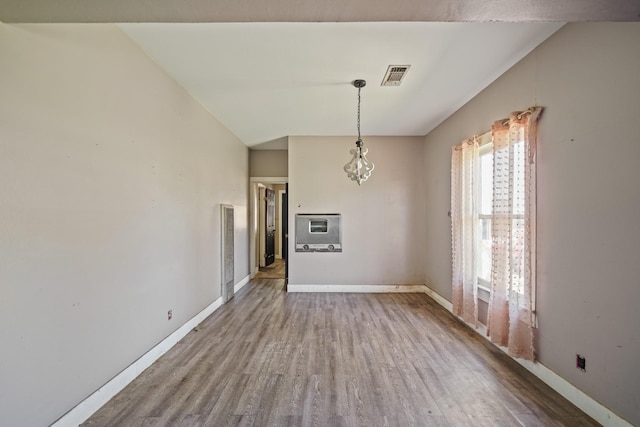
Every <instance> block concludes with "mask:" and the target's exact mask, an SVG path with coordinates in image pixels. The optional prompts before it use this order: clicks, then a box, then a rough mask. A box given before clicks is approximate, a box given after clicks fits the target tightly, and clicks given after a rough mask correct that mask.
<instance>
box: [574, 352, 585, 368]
mask: <svg viewBox="0 0 640 427" xmlns="http://www.w3.org/2000/svg"><path fill="white" fill-rule="evenodd" d="M576 368H578V369H580V370H581V371H582V372H587V359H586V358H585V357H584V356H580V355H579V354H576Z"/></svg>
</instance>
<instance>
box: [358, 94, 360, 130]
mask: <svg viewBox="0 0 640 427" xmlns="http://www.w3.org/2000/svg"><path fill="white" fill-rule="evenodd" d="M359 139H360V88H358V140H359Z"/></svg>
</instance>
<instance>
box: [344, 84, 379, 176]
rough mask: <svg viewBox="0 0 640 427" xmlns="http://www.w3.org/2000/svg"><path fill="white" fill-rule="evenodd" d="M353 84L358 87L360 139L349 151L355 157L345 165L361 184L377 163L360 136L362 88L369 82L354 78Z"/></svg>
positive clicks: (346, 169)
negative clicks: (373, 161) (370, 157)
mask: <svg viewBox="0 0 640 427" xmlns="http://www.w3.org/2000/svg"><path fill="white" fill-rule="evenodd" d="M352 84H353V86H355V87H357V88H358V140H357V141H356V148H352V149H351V150H350V151H349V153H350V154H351V155H353V157H352V158H351V161H350V162H349V163H347V164H346V165H344V171H345V172H346V173H347V177H349V179H351V181H355V182H357V183H358V185H360V184H361V183H363V182H365V181H366V180H367V179H369V177H370V176H371V172H373V168H374V166H375V165H374V164H373V163H372V162H370V161H369V160H367V157H366V156H367V153H368V152H369V150H368V149H367V148H364V142H362V138H360V89H362V88H363V87H365V86H366V84H367V82H366V81H365V80H354V81H353V83H352Z"/></svg>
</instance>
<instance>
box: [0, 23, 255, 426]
mask: <svg viewBox="0 0 640 427" xmlns="http://www.w3.org/2000/svg"><path fill="white" fill-rule="evenodd" d="M0 52H1V54H0V70H2V72H1V73H0V94H1V96H0V153H1V154H0V201H1V203H0V236H2V238H1V239H0V254H1V255H0V325H1V326H0V342H1V343H3V345H2V351H0V378H1V380H0V384H1V385H0V414H2V415H1V416H0V417H1V419H2V420H1V421H0V424H2V425H7V426H18V425H20V426H44V425H49V424H50V423H52V422H53V421H55V420H56V419H57V418H59V417H60V416H62V415H63V414H64V413H65V412H66V411H68V410H69V409H71V408H72V407H73V406H74V405H76V404H77V403H78V402H80V401H81V400H83V399H84V398H85V397H87V396H88V395H89V394H91V393H92V392H94V391H96V390H97V389H98V388H99V387H100V386H101V385H103V384H105V383H106V382H107V381H108V380H109V379H111V378H112V377H113V376H115V375H116V374H118V373H119V372H120V371H122V370H123V369H124V368H126V367H127V366H128V365H129V364H131V363H132V362H134V361H135V360H136V359H137V358H138V357H140V356H141V355H142V354H144V353H145V352H146V351H148V350H149V349H150V348H152V347H153V346H154V345H155V344H157V343H158V342H159V341H161V340H162V339H164V338H165V337H167V336H168V335H169V334H170V333H172V332H173V331H174V330H175V329H177V328H178V327H180V326H181V325H182V324H184V323H185V322H186V321H187V320H188V319H190V318H191V317H192V316H194V315H195V314H197V313H198V312H199V311H200V310H202V309H203V308H204V307H206V306H207V305H209V304H211V303H212V302H213V301H215V300H216V299H217V298H218V297H219V296H220V276H221V274H220V232H219V230H220V218H219V216H220V215H219V212H220V204H221V203H228V204H232V205H234V206H235V207H236V210H235V224H236V235H235V257H236V260H235V281H236V282H238V281H240V280H241V279H243V278H244V277H246V276H247V274H248V259H247V255H248V248H247V242H248V237H247V193H248V186H249V183H248V150H247V148H246V147H245V146H244V145H242V144H241V143H240V141H238V139H237V138H235V137H234V136H233V135H232V134H230V133H229V132H228V131H227V130H226V129H225V128H224V127H223V126H222V125H221V124H220V123H219V122H218V121H216V119H214V118H213V117H212V116H211V115H210V114H209V113H207V112H206V111H205V110H204V109H203V108H202V107H201V106H200V104H198V103H197V102H196V101H194V100H193V99H192V98H191V97H190V96H189V95H188V94H187V93H186V92H185V91H184V89H182V88H181V87H180V86H179V85H177V84H176V83H175V82H174V81H172V80H171V79H170V78H169V77H168V76H167V75H166V74H165V73H164V72H162V71H160V70H159V69H158V67H157V66H156V65H154V64H153V63H152V62H151V60H150V59H149V58H148V57H147V56H146V55H145V54H144V53H142V52H141V51H140V50H139V49H138V48H137V47H136V46H135V45H134V44H133V43H132V42H131V41H130V40H129V39H128V38H127V37H126V36H125V35H124V34H123V33H122V32H121V31H120V30H119V29H118V28H116V27H115V26H112V25H91V26H82V25H78V26H68V25H24V26H10V25H4V24H0ZM170 309H171V310H173V320H171V321H168V320H167V311H168V310H170Z"/></svg>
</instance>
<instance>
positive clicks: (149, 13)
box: [0, 0, 640, 149]
mask: <svg viewBox="0 0 640 427" xmlns="http://www.w3.org/2000/svg"><path fill="white" fill-rule="evenodd" d="M639 13H640V1H639V0H572V1H565V2H558V1H553V0H540V1H536V2H527V3H523V2H521V1H513V0H503V1H497V2H479V1H477V0H456V1H443V0H432V1H426V0H421V1H420V0H395V1H394V2H388V1H381V0H351V1H348V0H331V1H324V2H321V1H318V0H301V1H298V2H295V5H293V4H292V2H291V1H287V0H263V1H252V2H247V1H245V2H240V1H235V0H214V1H211V0H187V1H177V0H153V1H151V0H144V1H131V0H111V1H103V2H87V1H86V0H58V1H55V2H52V1H48V0H0V20H1V21H3V22H5V23H28V22H35V23H51V22H67V23H69V22H71V23H87V22H89V23H91V22H110V23H120V27H121V28H122V30H123V31H124V32H125V33H126V34H127V35H128V36H129V37H130V38H131V39H132V40H133V41H134V42H135V43H137V44H138V45H139V46H140V47H141V49H142V50H144V51H145V52H146V53H147V54H148V55H149V56H150V57H151V58H153V60H154V61H155V62H156V63H157V64H158V65H159V66H160V67H162V68H163V69H164V70H166V72H167V73H168V74H169V75H171V76H172V77H173V78H174V79H175V80H176V81H177V82H178V83H179V84H181V85H182V86H183V87H184V88H185V89H186V90H187V91H189V92H190V93H191V95H192V96H193V97H194V98H196V99H197V100H198V101H199V102H200V103H201V104H202V105H203V106H204V107H205V108H206V109H207V110H209V111H210V112H211V113H212V114H213V115H214V116H215V117H216V118H218V119H219V120H220V121H221V122H222V123H223V124H224V125H225V126H227V127H228V128H229V129H230V130H231V131H232V132H233V133H234V134H235V135H237V136H238V137H239V138H240V139H241V140H242V141H243V142H244V143H245V144H246V145H248V146H250V147H253V148H264V149H268V148H286V143H285V142H286V139H285V138H284V137H286V136H287V135H354V134H355V133H356V127H355V120H356V97H357V90H356V89H355V88H354V87H353V86H352V85H351V82H352V81H353V80H354V79H365V80H367V86H366V87H365V88H363V89H362V133H363V135H425V134H426V133H428V132H429V131H430V130H432V129H433V128H434V127H435V126H437V125H438V124H439V123H441V122H442V121H443V120H444V119H446V118H447V117H448V116H449V115H450V114H452V113H453V112H455V111H456V110H457V109H458V108H459V107H461V106H462V105H464V103H466V102H467V101H468V100H470V99H471V98H472V97H473V96H475V95H476V94H477V93H478V92H480V91H481V90H482V89H483V88H484V87H486V86H487V85H488V84H490V83H491V82H492V81H493V80H495V79H496V78H497V77H498V76H500V75H501V74H502V73H503V72H505V71H506V70H507V69H508V68H510V67H511V66H512V65H513V64H515V63H516V62H517V61H518V60H520V59H521V58H522V57H524V56H525V55H526V54H527V53H529V52H530V51H531V50H532V49H534V48H535V47H536V46H537V45H538V44H540V43H541V42H543V41H544V40H545V39H546V38H548V37H549V36H550V35H552V34H553V33H554V32H555V31H557V30H558V29H559V28H560V27H561V26H562V25H563V22H564V21H584V20H620V21H625V20H626V21H628V20H637V19H638V18H639ZM453 21H465V22H453ZM488 21H505V22H488ZM544 21H552V22H544ZM389 65H410V66H411V67H410V69H409V71H408V73H407V75H406V77H405V78H404V80H403V82H402V84H401V85H400V86H397V87H382V86H381V82H382V79H383V76H384V74H385V72H386V71H387V67H388V66H389Z"/></svg>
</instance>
